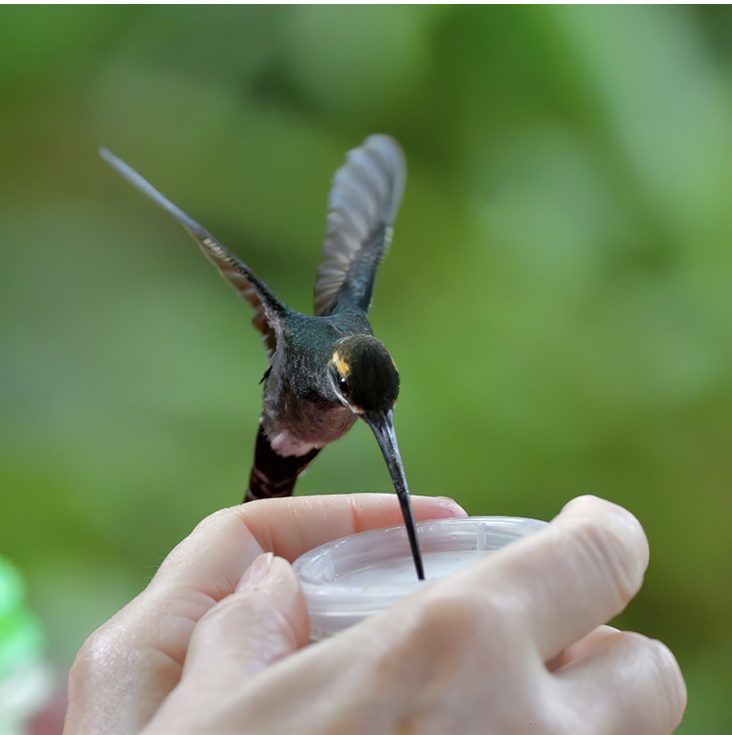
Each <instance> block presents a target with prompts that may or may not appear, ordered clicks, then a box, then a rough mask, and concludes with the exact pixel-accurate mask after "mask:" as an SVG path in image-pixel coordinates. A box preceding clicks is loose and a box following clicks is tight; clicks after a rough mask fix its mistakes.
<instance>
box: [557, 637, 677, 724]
mask: <svg viewBox="0 0 732 735" xmlns="http://www.w3.org/2000/svg"><path fill="white" fill-rule="evenodd" d="M554 678H555V679H556V680H557V681H558V682H559V683H560V684H561V686H562V689H563V690H564V695H565V697H566V698H567V700H568V701H569V703H570V706H571V707H572V708H573V709H575V710H576V711H577V713H578V715H579V716H580V717H581V718H582V719H583V720H584V721H585V722H586V723H587V724H586V726H585V727H583V728H580V730H581V731H582V732H603V733H629V734H630V735H636V734H637V735H668V734H669V733H670V732H671V731H672V730H673V729H674V728H675V727H676V726H677V725H678V724H679V722H681V717H682V716H683V713H684V709H685V708H686V685H685V684H684V679H683V677H682V675H681V670H680V669H679V665H678V664H677V663H676V659H675V658H674V656H673V654H672V653H671V651H669V649H668V648H666V646H664V645H663V643H661V642H660V641H655V640H651V639H650V638H646V637H645V636H642V635H639V634H637V633H615V634H612V635H606V636H604V637H603V640H600V641H596V643H595V645H594V646H592V649H591V650H590V651H589V652H588V654H587V655H586V656H584V657H583V658H582V659H580V660H579V661H575V662H574V663H572V664H569V665H568V666H565V667H563V668H562V669H561V670H560V671H558V672H557V673H555V674H554Z"/></svg>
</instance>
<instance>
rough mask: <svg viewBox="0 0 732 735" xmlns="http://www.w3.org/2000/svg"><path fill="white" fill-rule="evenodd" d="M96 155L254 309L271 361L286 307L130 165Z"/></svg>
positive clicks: (104, 154)
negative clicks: (182, 231) (176, 226)
mask: <svg viewBox="0 0 732 735" xmlns="http://www.w3.org/2000/svg"><path fill="white" fill-rule="evenodd" d="M99 155H100V156H101V157H102V158H103V159H104V160H105V161H106V162H107V163H108V164H109V165H110V166H111V167H112V168H113V169H114V170H115V171H116V172H117V173H118V174H119V175H120V176H121V177H122V178H123V179H126V180H127V181H128V182H129V183H130V184H132V186H134V187H135V188H136V189H139V190H140V191H141V192H142V193H143V194H145V195H147V196H148V197H150V199H152V200H153V201H154V202H156V203H157V204H159V205H160V206H161V207H162V208H163V209H164V210H165V211H166V212H167V213H168V214H169V215H170V216H171V217H172V218H173V219H174V220H176V222H179V223H180V224H182V225H183V227H185V228H186V230H187V231H188V234H189V235H190V236H191V237H192V238H193V239H194V240H195V241H196V242H197V243H198V245H199V247H200V248H201V251H202V252H203V254H204V255H205V256H206V257H207V258H208V260H210V261H211V262H212V263H213V264H214V265H215V266H216V267H217V268H218V270H219V272H220V273H221V275H222V276H223V277H224V278H225V279H226V280H227V281H228V282H229V283H230V284H231V285H232V286H234V288H235V289H236V290H237V291H238V292H239V293H240V294H241V295H242V296H243V297H244V298H245V299H246V300H247V301H248V302H249V303H250V304H251V305H252V306H253V307H254V317H253V318H252V324H254V326H255V327H256V328H257V329H258V330H259V331H260V332H261V333H262V342H263V343H264V347H265V349H266V351H267V359H268V360H270V362H271V359H272V355H273V354H274V351H275V349H276V348H277V332H278V330H279V329H280V325H281V324H282V320H283V318H284V317H285V316H286V314H287V311H288V310H287V307H286V306H285V305H284V304H282V302H280V301H279V299H278V298H277V297H276V296H275V295H274V294H273V293H272V292H271V291H270V290H269V288H267V286H266V284H265V283H263V282H262V281H261V280H259V278H257V276H256V275H255V274H254V273H253V272H252V270H251V269H250V268H249V266H247V265H246V264H245V263H242V262H241V260H239V258H237V257H236V255H234V254H233V253H232V252H231V251H230V250H228V249H227V248H225V247H224V246H223V245H222V244H221V243H220V242H219V241H218V240H217V239H216V238H215V237H214V236H213V235H212V234H211V233H210V232H209V231H208V230H206V229H205V228H203V227H201V225H199V224H198V222H196V221H195V220H193V219H191V218H190V217H189V216H188V215H187V214H186V213H185V212H183V211H182V210H181V209H179V208H178V207H176V206H175V204H173V203H172V202H170V201H169V200H168V199H166V198H165V197H164V196H163V195H162V194H161V193H160V192H159V191H158V190H157V189H155V188H154V187H153V186H152V184H150V183H149V182H148V181H146V180H145V179H144V178H143V177H142V176H140V174H138V173H137V171H135V170H134V169H133V168H132V167H131V166H129V165H128V164H126V163H125V162H124V161H123V160H122V159H121V158H117V156H115V155H114V154H113V153H112V152H111V151H109V150H107V149H106V148H100V149H99Z"/></svg>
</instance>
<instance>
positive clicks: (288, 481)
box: [244, 424, 320, 503]
mask: <svg viewBox="0 0 732 735" xmlns="http://www.w3.org/2000/svg"><path fill="white" fill-rule="evenodd" d="M319 451H320V449H312V450H310V451H309V452H308V453H307V454H304V455H303V456H302V457H280V455H279V454H277V453H276V452H275V451H274V449H272V446H271V444H270V443H269V439H267V437H266V436H265V433H264V430H263V429H262V425H261V424H260V425H259V431H258V432H257V443H256V445H255V448H254V465H253V466H252V473H251V475H249V487H248V488H247V492H246V495H245V496H244V502H245V503H246V502H247V501H249V500H260V499H262V498H286V497H287V496H288V495H292V491H293V489H294V487H295V483H296V482H297V478H298V476H299V475H300V473H301V472H302V471H303V470H304V469H305V468H306V467H307V466H308V465H309V464H310V463H311V462H312V461H313V460H314V459H315V457H316V456H317V454H318V452H319Z"/></svg>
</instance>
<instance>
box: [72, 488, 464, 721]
mask: <svg viewBox="0 0 732 735" xmlns="http://www.w3.org/2000/svg"><path fill="white" fill-rule="evenodd" d="M412 503H413V508H414V515H415V517H416V519H417V520H428V519H433V518H447V517H452V516H464V515H465V511H463V510H462V508H460V506H458V505H457V504H456V503H455V502H454V501H452V500H450V499H448V498H429V497H420V496H413V497H412ZM401 522H402V514H401V511H400V509H399V504H398V501H397V499H396V497H395V496H393V495H387V494H384V495H380V494H371V495H363V494H359V495H330V496H327V495H326V496H317V497H299V498H284V499H275V500H267V501H260V502H253V503H247V504H246V505H239V506H235V507H233V508H226V509H224V510H221V511H219V512H217V513H214V514H213V515H211V516H209V517H208V518H206V519H205V520H203V521H202V522H201V523H200V524H199V525H198V526H197V527H196V528H195V530H194V531H193V533H191V535H190V536H188V538H186V539H185V540H184V541H182V542H181V543H180V544H179V545H178V546H177V547H176V548H175V549H173V551H172V552H171V553H170V554H169V555H168V557H167V558H166V559H165V561H164V562H163V564H162V565H161V566H160V569H159V570H158V572H157V574H156V575H155V576H154V578H153V579H152V581H151V582H150V584H149V585H148V587H147V589H145V591H144V592H142V593H141V594H140V595H139V596H138V597H137V598H135V599H134V600H133V601H132V602H130V603H129V604H128V605H127V606H126V607H124V608H123V609H122V610H121V611H120V612H119V613H117V614H116V615H115V616H114V617H113V618H111V620H109V621H108V622H107V623H105V624H104V625H103V626H102V627H101V628H99V630H97V631H96V632H95V633H94V634H93V635H92V636H91V637H90V638H89V639H88V640H87V641H86V643H85V644H84V646H83V647H82V649H81V650H80V652H79V654H78V656H77V657H76V661H75V662H74V666H73V668H72V670H71V674H70V676H69V708H68V712H67V716H66V724H65V728H64V733H65V734H66V735H72V734H76V733H87V732H102V731H103V732H105V733H109V734H112V735H123V734H125V733H137V732H139V730H140V728H141V727H142V726H143V725H145V723H147V722H148V721H149V720H150V718H151V717H152V716H153V715H154V714H155V712H156V711H157V710H158V708H159V707H160V705H161V703H162V702H163V701H164V700H165V698H166V697H167V696H168V695H169V694H170V692H171V691H172V690H173V689H174V687H176V685H177V684H178V683H179V682H180V678H181V672H182V671H183V664H184V661H185V660H186V654H187V651H188V646H189V642H190V639H191V634H192V633H193V631H194V630H195V629H196V627H197V624H198V622H199V621H200V620H201V618H202V617H203V616H204V615H205V614H206V613H207V612H209V611H212V613H213V614H212V619H213V620H218V619H221V618H222V617H223V616H221V612H220V611H221V610H228V613H227V614H232V613H234V612H235V611H234V609H233V606H232V605H231V603H232V602H237V601H242V600H243V599H246V600H248V602H247V603H246V604H245V605H244V607H247V612H246V613H244V617H243V618H242V619H241V624H242V625H244V626H245V627H246V630H247V633H248V634H249V635H251V636H252V637H253V639H254V640H255V644H256V646H257V647H258V655H259V656H260V659H261V663H259V664H257V665H259V666H260V667H263V666H266V665H268V664H269V663H271V662H272V661H274V660H276V659H277V658H278V657H280V656H283V655H285V654H286V653H289V652H290V651H291V649H289V648H288V649H287V650H285V649H283V648H282V647H281V641H279V640H278V638H277V636H276V635H275V636H268V635H267V626H268V625H270V624H271V622H272V621H270V620H255V619H253V618H252V615H254V612H256V611H254V608H257V609H258V610H259V611H260V612H263V614H264V617H267V616H268V615H269V607H268V605H270V604H271V605H272V608H273V609H275V608H276V609H278V610H279V609H282V610H284V611H285V612H284V614H285V615H289V616H290V618H291V622H292V625H293V629H292V630H293V631H295V632H293V633H289V634H288V635H294V636H296V638H293V639H292V640H290V641H288V644H289V643H292V642H293V641H295V642H294V643H293V645H294V646H295V647H299V646H301V645H303V644H304V643H305V642H306V641H307V638H308V628H307V626H308V623H307V613H306V611H305V607H304V603H303V601H302V596H301V595H300V592H299V588H298V586H297V583H296V581H295V578H294V575H292V572H291V571H290V569H289V564H286V563H285V561H284V559H286V560H288V561H290V562H291V561H294V560H295V559H296V558H297V557H298V556H300V555H301V554H304V553H305V552H306V551H309V550H310V549H313V548H315V547H316V546H320V545H321V544H324V543H327V542H328V541H332V540H334V539H337V538H340V537H342V536H348V535H350V534H353V533H359V532H360V531H368V530H370V529H372V528H384V527H388V526H395V525H398V524H399V523H401ZM263 552H274V554H276V555H277V556H278V557H282V559H275V563H274V565H273V566H274V572H275V573H274V574H273V576H272V578H271V580H270V584H269V585H268V588H267V589H268V590H269V592H264V591H263V592H262V593H261V594H260V595H257V599H256V600H255V599H253V598H252V596H251V595H244V593H243V592H242V593H241V594H238V595H235V594H234V593H235V590H236V589H237V585H239V584H240V582H241V583H242V584H244V580H242V577H243V575H244V574H245V573H246V572H248V574H249V579H250V581H251V580H252V578H253V576H256V575H257V574H259V572H257V570H256V569H255V568H250V567H251V565H252V562H253V561H254V560H255V559H256V558H257V557H258V556H260V555H261V554H262V553H263ZM280 577H282V583H281V584H278V583H277V582H276V580H277V579H278V578H280ZM273 582H274V584H272V583H273ZM270 593H271V594H270ZM252 611H254V612H252ZM248 621H249V622H248ZM259 625H261V626H262V627H261V629H260V628H258V627H257V626H259ZM232 650H233V649H232ZM228 655H229V654H226V655H225V656H224V658H225V657H226V656H228ZM222 665H223V662H222ZM248 665H249V666H251V665H252V664H251V662H250V664H248ZM255 668H256V665H255Z"/></svg>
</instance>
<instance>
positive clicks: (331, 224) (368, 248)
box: [315, 135, 407, 316]
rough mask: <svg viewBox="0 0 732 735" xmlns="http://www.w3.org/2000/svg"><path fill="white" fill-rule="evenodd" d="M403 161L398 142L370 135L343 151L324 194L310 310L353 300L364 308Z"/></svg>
mask: <svg viewBox="0 0 732 735" xmlns="http://www.w3.org/2000/svg"><path fill="white" fill-rule="evenodd" d="M406 176H407V166H406V163H405V161H404V153H403V152H402V149H401V147H400V146H399V144H398V143H397V142H396V141H395V140H394V139H393V138H390V137H389V136H388V135H371V136H369V137H368V138H366V140H364V142H363V144H362V145H361V146H359V147H358V148H354V149H353V150H351V151H349V152H348V153H347V155H346V162H345V164H343V166H341V168H339V169H338V171H336V173H335V176H334V177H333V186H332V188H331V190H330V195H329V197H328V220H327V224H326V232H325V242H324V243H323V259H322V261H321V263H320V267H319V268H318V277H317V281H316V283H315V314H316V316H325V315H328V314H333V313H335V312H336V311H337V310H338V307H339V305H342V304H344V303H349V304H355V305H357V306H359V307H360V308H363V309H364V310H365V311H366V312H368V309H369V306H370V305H371V295H372V293H373V286H374V278H375V277H376V268H377V267H378V265H379V263H380V262H381V260H382V258H383V257H384V255H385V254H386V250H387V248H388V247H389V242H390V240H391V234H392V225H393V224H394V220H395V219H396V215H397V212H398V211H399V205H400V204H401V201H402V194H403V193H404V184H405V180H406Z"/></svg>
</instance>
